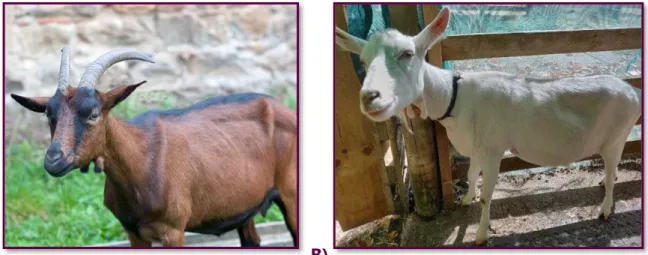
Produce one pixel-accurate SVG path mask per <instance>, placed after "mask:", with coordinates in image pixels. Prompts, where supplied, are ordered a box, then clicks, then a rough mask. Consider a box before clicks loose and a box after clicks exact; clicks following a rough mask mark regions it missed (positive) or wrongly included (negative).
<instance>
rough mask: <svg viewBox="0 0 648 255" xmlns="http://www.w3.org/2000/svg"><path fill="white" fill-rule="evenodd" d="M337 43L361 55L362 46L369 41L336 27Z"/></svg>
mask: <svg viewBox="0 0 648 255" xmlns="http://www.w3.org/2000/svg"><path fill="white" fill-rule="evenodd" d="M335 43H336V44H337V45H339V46H340V47H341V48H342V49H344V50H346V51H349V52H353V53H355V54H358V55H360V53H362V48H364V46H365V44H367V41H365V40H363V39H360V38H358V37H355V36H353V35H351V34H349V33H347V32H344V30H342V29H340V28H338V27H335Z"/></svg>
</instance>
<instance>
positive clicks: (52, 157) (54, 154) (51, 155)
mask: <svg viewBox="0 0 648 255" xmlns="http://www.w3.org/2000/svg"><path fill="white" fill-rule="evenodd" d="M61 157H63V152H62V151H60V150H57V151H48V152H47V154H46V155H45V158H46V159H47V161H49V162H56V161H58V160H59V159H61Z"/></svg>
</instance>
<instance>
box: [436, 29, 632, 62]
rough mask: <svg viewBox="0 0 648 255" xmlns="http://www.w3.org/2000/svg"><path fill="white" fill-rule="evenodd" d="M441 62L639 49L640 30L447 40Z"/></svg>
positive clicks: (606, 30)
mask: <svg viewBox="0 0 648 255" xmlns="http://www.w3.org/2000/svg"><path fill="white" fill-rule="evenodd" d="M441 45H442V48H443V49H442V51H443V60H444V61H448V60H465V59H478V58H498V57H514V56H531V55H544V54H561V53H575V52H594V51H613V50H627V49H641V28H615V29H598V30H571V31H529V32H517V33H493V34H469V35H456V36H448V38H447V39H445V40H443V41H441Z"/></svg>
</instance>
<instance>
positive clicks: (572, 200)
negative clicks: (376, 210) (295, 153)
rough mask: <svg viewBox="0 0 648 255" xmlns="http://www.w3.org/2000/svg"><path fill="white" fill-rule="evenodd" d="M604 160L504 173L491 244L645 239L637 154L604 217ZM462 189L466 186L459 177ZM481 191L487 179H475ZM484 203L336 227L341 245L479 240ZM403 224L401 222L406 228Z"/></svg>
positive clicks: (614, 243) (618, 243)
mask: <svg viewBox="0 0 648 255" xmlns="http://www.w3.org/2000/svg"><path fill="white" fill-rule="evenodd" d="M603 177H604V172H603V165H602V164H601V162H600V161H599V162H593V163H592V164H591V165H585V166H570V167H559V168H555V169H553V170H550V171H545V172H542V173H528V172H526V173H525V172H520V171H516V172H512V173H505V174H500V176H499V181H498V184H497V186H496V188H495V192H494V194H493V203H492V205H491V228H492V230H491V232H490V234H489V235H490V239H489V243H488V246H490V247H502V246H518V247H520V246H522V247H528V246H534V247H537V246H563V247H566V246H567V247H601V246H606V247H610V246H611V247H639V246H641V240H642V236H641V229H642V218H643V217H642V213H641V210H642V206H641V203H642V199H641V188H642V186H641V185H642V181H641V179H642V178H641V177H642V172H641V159H640V158H639V155H633V156H632V157H630V158H626V159H625V160H624V161H623V162H622V163H621V164H620V165H619V172H618V180H617V181H616V183H615V188H614V201H615V205H614V207H613V214H612V215H611V216H610V218H609V221H607V222H604V221H602V220H600V219H598V217H597V216H598V213H599V208H600V204H601V203H602V201H603V196H604V189H603V188H602V187H600V186H599V185H598V183H599V181H601V180H602V179H603ZM456 183H457V185H456V186H457V187H456V189H455V190H456V191H457V192H458V194H457V195H458V197H462V196H463V193H465V192H466V188H467V184H466V183H465V181H459V180H457V182H456ZM477 185H478V193H477V194H478V195H479V190H480V188H481V180H478V181H477ZM480 211H481V210H480V206H479V202H478V201H477V200H475V201H473V203H472V204H471V205H470V206H467V207H461V206H458V207H457V209H456V210H453V211H446V212H443V213H441V214H440V215H439V216H438V217H437V219H436V220H433V221H428V222H425V221H422V220H420V219H418V218H417V217H415V216H409V217H407V218H406V219H401V218H400V217H397V216H387V217H385V218H383V219H379V220H376V221H374V222H372V223H368V224H365V225H363V226H361V227H358V228H356V229H351V230H348V231H346V232H342V231H341V230H338V231H336V237H337V238H336V241H337V245H338V246H409V247H421V246H473V242H474V240H475V232H476V231H477V227H478V223H479V217H480V213H481V212H480ZM401 226H402V228H400V227H401Z"/></svg>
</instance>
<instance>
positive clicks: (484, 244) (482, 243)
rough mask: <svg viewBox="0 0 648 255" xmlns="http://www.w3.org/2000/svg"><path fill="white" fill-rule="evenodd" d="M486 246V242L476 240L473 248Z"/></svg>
mask: <svg viewBox="0 0 648 255" xmlns="http://www.w3.org/2000/svg"><path fill="white" fill-rule="evenodd" d="M486 244H488V240H476V241H475V246H486Z"/></svg>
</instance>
